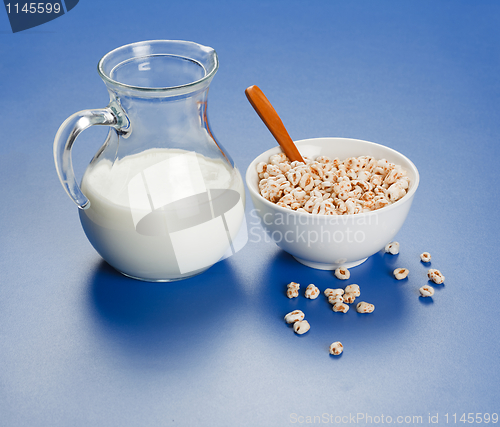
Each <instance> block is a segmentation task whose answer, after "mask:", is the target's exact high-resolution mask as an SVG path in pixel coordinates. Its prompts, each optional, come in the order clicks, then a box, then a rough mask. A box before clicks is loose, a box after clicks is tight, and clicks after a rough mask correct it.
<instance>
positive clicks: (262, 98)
mask: <svg viewBox="0 0 500 427" xmlns="http://www.w3.org/2000/svg"><path fill="white" fill-rule="evenodd" d="M245 94H246V96H247V98H248V100H249V101H250V104H252V107H253V108H254V109H255V111H256V112H257V114H258V115H259V117H260V118H261V119H262V121H263V122H264V123H265V125H266V126H267V128H268V129H269V130H270V131H271V133H272V134H273V136H274V137H275V138H276V141H278V144H279V145H280V146H281V148H282V149H283V151H284V152H285V154H286V156H287V157H288V158H289V159H290V161H291V162H293V161H299V162H303V163H305V161H304V159H303V158H302V156H301V155H300V153H299V150H298V149H297V146H296V145H295V144H294V143H293V141H292V138H290V135H289V134H288V132H287V131H286V128H285V125H284V124H283V122H282V121H281V119H280V116H278V113H277V112H276V110H275V109H274V108H273V106H272V105H271V103H270V102H269V100H268V99H267V98H266V95H264V93H263V92H262V91H261V90H260V89H259V87H258V86H250V87H249V88H247V89H246V90H245Z"/></svg>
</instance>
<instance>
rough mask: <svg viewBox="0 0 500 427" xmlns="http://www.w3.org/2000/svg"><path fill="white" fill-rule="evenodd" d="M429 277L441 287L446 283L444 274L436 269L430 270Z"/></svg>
mask: <svg viewBox="0 0 500 427" xmlns="http://www.w3.org/2000/svg"><path fill="white" fill-rule="evenodd" d="M427 276H428V277H429V279H430V280H432V281H433V282H434V283H435V284H437V285H440V284H441V283H443V282H444V276H443V274H442V273H441V272H440V271H439V270H436V269H434V268H431V269H429V271H428V272H427Z"/></svg>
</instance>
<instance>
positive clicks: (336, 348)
mask: <svg viewBox="0 0 500 427" xmlns="http://www.w3.org/2000/svg"><path fill="white" fill-rule="evenodd" d="M343 351H344V346H343V345H342V343H341V342H340V341H335V342H334V343H331V344H330V354H333V355H334V356H338V355H339V354H341V353H342V352H343Z"/></svg>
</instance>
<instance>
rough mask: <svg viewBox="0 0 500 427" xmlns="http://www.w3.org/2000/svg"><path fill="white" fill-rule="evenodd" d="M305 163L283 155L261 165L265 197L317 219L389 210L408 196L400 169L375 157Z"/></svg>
mask: <svg viewBox="0 0 500 427" xmlns="http://www.w3.org/2000/svg"><path fill="white" fill-rule="evenodd" d="M304 160H305V162H306V163H303V162H298V161H293V162H290V160H289V159H288V158H287V157H286V156H285V154H284V153H279V154H275V155H273V156H271V157H270V158H269V162H268V163H266V162H260V163H259V164H258V165H257V174H258V176H259V180H260V181H259V191H260V194H261V195H262V196H263V197H264V198H265V199H267V200H269V201H270V202H272V203H276V204H277V205H278V206H281V207H283V208H286V209H290V210H294V211H298V212H307V213H312V214H318V215H351V214H357V213H362V212H370V211H374V210H377V209H381V208H383V207H385V206H389V205H391V204H392V203H394V202H396V201H398V200H399V199H401V198H402V197H404V196H405V195H406V193H407V191H408V187H409V183H410V180H409V178H408V176H407V175H406V171H405V170H403V168H402V167H401V166H398V165H395V164H393V163H390V162H388V161H387V160H385V159H382V160H376V159H375V158H373V157H370V156H360V157H349V158H347V159H345V160H343V161H340V159H338V158H335V159H330V158H329V157H327V156H319V157H316V160H312V159H309V158H307V157H304Z"/></svg>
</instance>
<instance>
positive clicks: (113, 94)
mask: <svg viewBox="0 0 500 427" xmlns="http://www.w3.org/2000/svg"><path fill="white" fill-rule="evenodd" d="M217 68H218V59H217V54H216V53H215V50H213V49H212V48H209V47H206V46H202V45H199V44H196V43H192V42H185V41H167V40H155V41H146V42H139V43H133V44H129V45H126V46H122V47H120V48H118V49H115V50H113V51H111V52H109V53H108V54H106V55H105V56H104V57H103V58H102V59H101V60H100V61H99V64H98V72H99V75H100V76H101V78H102V79H103V80H104V83H105V84H106V87H107V89H108V92H109V95H110V103H109V104H108V106H107V107H106V108H103V109H96V110H84V111H80V112H78V113H75V114H73V115H72V116H71V117H69V118H68V119H66V121H65V122H64V123H63V124H62V125H61V127H60V128H59V130H58V132H57V135H56V137H55V140H54V159H55V164H56V169H57V173H58V175H59V179H60V181H61V183H62V185H63V187H64V189H65V190H66V192H67V193H68V195H69V196H70V197H71V198H72V199H73V200H74V202H75V203H76V204H77V205H78V207H79V208H80V209H79V213H80V220H81V223H82V226H83V229H84V231H85V234H86V235H87V237H88V239H89V241H90V242H91V243H92V245H93V246H94V248H95V249H96V250H97V252H98V253H99V254H100V255H101V256H102V257H103V258H104V259H105V260H106V261H107V262H108V263H109V264H110V265H112V266H113V267H114V268H115V269H117V270H118V271H120V272H121V273H123V274H125V275H126V276H129V277H133V278H136V279H140V280H146V281H162V282H163V281H164V282H168V281H173V280H179V279H185V278H188V277H192V276H194V275H196V274H199V273H201V272H203V271H205V270H206V269H208V268H209V267H210V266H212V265H213V264H215V263H216V262H217V261H219V260H220V259H222V258H225V257H226V256H228V255H230V254H232V253H234V246H233V241H234V240H235V238H236V236H237V234H238V232H239V231H240V227H243V226H244V227H245V232H246V225H245V223H244V204H245V192H244V187H243V181H242V179H241V175H240V173H239V171H238V169H237V168H236V166H235V165H234V163H233V161H232V160H231V157H230V156H229V155H228V153H227V152H226V151H225V150H224V149H223V148H222V146H221V145H220V144H219V143H218V142H217V140H216V139H215V138H214V135H213V133H212V131H211V130H210V127H209V124H208V119H207V96H208V89H209V85H210V82H211V80H212V78H213V77H214V75H215V73H216V72H217ZM92 125H107V126H109V127H110V129H109V133H108V136H107V138H106V140H105V142H104V144H103V145H102V147H101V148H100V149H99V150H98V152H97V154H96V155H95V156H94V158H93V159H92V161H91V162H90V164H89V166H88V167H87V169H86V171H85V174H84V176H83V179H82V182H81V186H80V187H79V186H78V183H77V182H76V179H75V175H74V172H73V167H72V162H71V148H72V146H73V143H74V141H75V139H76V138H77V136H78V135H79V134H80V132H82V131H83V130H85V129H86V128H88V127H90V126H92Z"/></svg>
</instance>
